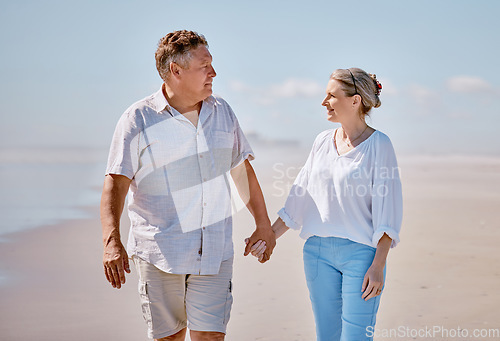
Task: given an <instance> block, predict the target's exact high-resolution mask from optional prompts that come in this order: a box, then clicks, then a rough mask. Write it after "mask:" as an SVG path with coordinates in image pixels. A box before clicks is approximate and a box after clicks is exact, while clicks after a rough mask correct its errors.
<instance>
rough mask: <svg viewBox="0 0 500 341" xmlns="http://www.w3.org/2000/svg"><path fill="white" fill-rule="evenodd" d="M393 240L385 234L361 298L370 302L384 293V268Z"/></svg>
mask: <svg viewBox="0 0 500 341" xmlns="http://www.w3.org/2000/svg"><path fill="white" fill-rule="evenodd" d="M391 243H392V239H391V237H389V236H388V235H387V234H385V233H384V235H383V236H382V238H380V240H379V242H378V244H377V251H376V252H375V257H374V258H373V261H372V265H371V266H370V268H369V269H368V271H366V274H365V278H364V280H363V285H362V287H361V291H362V292H363V294H362V295H361V298H363V299H364V300H365V301H368V300H369V299H370V298H373V297H376V296H378V295H380V294H381V293H382V288H383V287H384V268H385V261H386V260H387V254H388V253H389V249H390V248H391Z"/></svg>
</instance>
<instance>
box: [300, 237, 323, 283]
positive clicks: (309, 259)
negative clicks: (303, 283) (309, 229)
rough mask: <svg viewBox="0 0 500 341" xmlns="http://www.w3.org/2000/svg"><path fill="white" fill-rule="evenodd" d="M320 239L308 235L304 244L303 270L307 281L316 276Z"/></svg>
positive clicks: (312, 279)
mask: <svg viewBox="0 0 500 341" xmlns="http://www.w3.org/2000/svg"><path fill="white" fill-rule="evenodd" d="M320 246H321V241H320V239H319V238H317V237H310V238H309V239H308V240H307V241H306V243H305V244H304V272H305V274H306V280H307V281H308V282H311V281H314V280H315V279H316V277H318V259H319V251H320Z"/></svg>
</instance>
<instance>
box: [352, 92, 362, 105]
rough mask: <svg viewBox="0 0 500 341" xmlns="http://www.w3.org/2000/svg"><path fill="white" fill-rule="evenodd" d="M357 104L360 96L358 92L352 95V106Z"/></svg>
mask: <svg viewBox="0 0 500 341" xmlns="http://www.w3.org/2000/svg"><path fill="white" fill-rule="evenodd" d="M357 104H361V96H360V95H358V94H356V95H354V96H352V106H356V105H357Z"/></svg>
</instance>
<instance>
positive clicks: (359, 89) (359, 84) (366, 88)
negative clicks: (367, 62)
mask: <svg viewBox="0 0 500 341" xmlns="http://www.w3.org/2000/svg"><path fill="white" fill-rule="evenodd" d="M330 79H335V80H337V81H339V82H340V83H342V90H343V91H344V93H345V95H346V96H348V97H352V96H354V95H359V96H360V97H361V113H360V114H361V115H363V116H365V115H369V112H370V110H371V109H372V108H378V107H380V105H381V104H382V103H381V102H380V98H379V95H380V90H381V89H382V85H381V84H380V82H379V81H378V80H377V76H376V75H374V74H371V73H367V72H366V71H364V70H361V69H358V68H350V69H337V70H335V71H333V73H332V75H331V76H330Z"/></svg>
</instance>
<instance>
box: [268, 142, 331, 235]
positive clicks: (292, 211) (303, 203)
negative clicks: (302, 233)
mask: <svg viewBox="0 0 500 341" xmlns="http://www.w3.org/2000/svg"><path fill="white" fill-rule="evenodd" d="M320 135H321V134H320ZM320 135H318V137H317V138H316V140H315V141H314V143H313V146H312V149H311V152H310V153H309V156H308V158H307V161H306V163H305V164H304V166H303V167H302V169H301V170H300V172H299V174H298V175H297V177H296V178H295V181H294V182H293V185H292V188H291V189H290V193H289V194H288V197H287V199H286V202H285V207H283V208H282V209H281V210H279V211H278V215H279V217H280V218H281V219H282V220H283V222H284V223H285V225H286V226H287V227H289V228H291V229H294V230H299V229H300V228H301V227H302V225H303V218H304V212H305V210H306V207H307V201H308V199H309V198H310V196H309V194H308V192H307V185H308V182H309V175H310V173H311V169H312V164H313V160H314V154H315V150H316V148H317V145H318V140H319V138H320Z"/></svg>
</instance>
